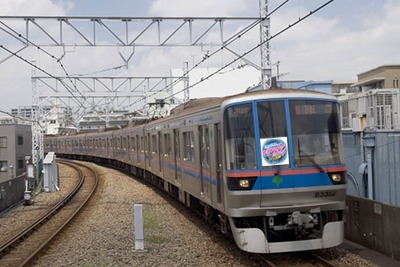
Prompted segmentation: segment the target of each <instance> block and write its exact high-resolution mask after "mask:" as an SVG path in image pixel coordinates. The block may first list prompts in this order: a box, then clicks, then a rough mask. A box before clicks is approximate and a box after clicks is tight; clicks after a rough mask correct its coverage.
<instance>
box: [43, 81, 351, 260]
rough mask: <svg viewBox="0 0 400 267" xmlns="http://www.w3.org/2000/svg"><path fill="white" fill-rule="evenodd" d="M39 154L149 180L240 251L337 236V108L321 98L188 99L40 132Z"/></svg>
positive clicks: (270, 94)
mask: <svg viewBox="0 0 400 267" xmlns="http://www.w3.org/2000/svg"><path fill="white" fill-rule="evenodd" d="M45 150H46V151H47V152H49V151H54V152H55V153H56V154H57V156H58V157H66V158H75V159H81V160H90V161H93V162H97V163H100V164H108V165H112V166H115V167H117V168H119V169H121V170H124V171H126V172H129V173H132V174H134V175H137V176H139V177H142V178H143V179H146V180H149V181H151V182H152V183H154V184H156V185H157V186H159V187H161V188H163V189H164V190H165V191H167V192H168V193H169V194H171V195H173V196H175V197H176V198H177V199H179V200H180V201H181V202H183V203H184V204H185V205H187V206H189V207H191V208H194V209H197V210H200V211H201V212H202V213H203V214H204V217H205V219H206V220H209V221H216V222H218V223H219V225H220V227H221V231H222V232H224V233H232V235H233V237H234V239H235V242H236V244H237V246H238V247H239V248H240V249H242V250H244V251H248V252H252V253H277V252H289V251H302V250H314V249H321V248H329V247H334V246H337V245H339V244H341V243H342V242H343V240H344V209H345V196H346V180H345V177H346V175H345V174H346V168H345V166H344V164H343V148H342V139H341V129H340V119H339V104H338V102H337V100H336V98H335V97H333V96H331V95H328V94H324V93H319V92H314V91H306V90H291V89H278V90H272V89H271V90H262V91H255V92H247V93H243V94H238V95H233V96H227V97H223V98H207V99H194V100H191V101H189V102H187V103H185V104H182V105H181V106H179V107H177V108H175V109H174V110H172V111H171V114H170V115H169V116H167V117H165V118H161V119H157V120H154V121H151V122H148V123H143V124H139V125H135V126H129V127H126V128H123V129H119V130H112V131H103V132H98V133H87V134H77V135H72V136H47V137H45ZM116 182H118V181H116Z"/></svg>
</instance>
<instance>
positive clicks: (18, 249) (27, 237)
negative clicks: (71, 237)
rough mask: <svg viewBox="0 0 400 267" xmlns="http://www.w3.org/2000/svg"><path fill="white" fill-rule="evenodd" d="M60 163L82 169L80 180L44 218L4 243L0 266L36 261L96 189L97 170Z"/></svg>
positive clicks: (0, 245) (0, 255) (79, 170)
mask: <svg viewBox="0 0 400 267" xmlns="http://www.w3.org/2000/svg"><path fill="white" fill-rule="evenodd" d="M59 163H61V164H65V165H68V166H70V167H72V168H75V169H76V170H77V171H78V173H79V177H80V178H79V181H78V183H77V184H76V186H75V187H74V188H73V189H72V190H71V191H70V192H69V193H68V194H67V195H66V196H65V197H64V198H63V199H61V200H60V201H59V202H57V203H56V204H55V205H54V206H52V207H51V208H50V209H48V211H47V212H45V213H44V214H43V215H42V216H40V218H38V219H37V220H36V221H34V222H33V223H31V224H29V225H28V226H27V227H26V228H25V229H23V230H21V231H20V232H18V233H17V234H15V235H14V236H13V237H11V238H10V239H9V240H8V241H6V242H4V243H3V244H0V266H10V267H11V266H25V265H27V264H28V263H30V262H33V261H34V259H35V257H37V256H38V255H39V254H40V252H41V251H42V250H43V248H45V247H46V245H48V244H49V243H50V242H51V241H52V239H53V238H54V237H55V236H56V235H57V234H58V233H59V232H60V231H61V230H62V229H63V228H64V227H65V226H66V225H67V224H68V222H70V221H71V220H72V219H73V218H74V217H75V215H76V214H77V213H78V212H79V211H80V210H81V209H82V207H84V205H85V204H86V202H87V201H88V200H89V199H90V197H91V196H92V195H93V193H94V192H95V190H96V188H97V185H98V182H99V178H98V175H97V173H96V172H95V171H94V170H93V169H91V168H89V167H87V166H85V165H83V164H80V163H77V162H68V161H59ZM72 199H73V201H71V200H72Z"/></svg>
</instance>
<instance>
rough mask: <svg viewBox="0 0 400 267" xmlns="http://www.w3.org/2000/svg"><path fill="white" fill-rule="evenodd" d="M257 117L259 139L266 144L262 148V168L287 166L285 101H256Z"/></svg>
mask: <svg viewBox="0 0 400 267" xmlns="http://www.w3.org/2000/svg"><path fill="white" fill-rule="evenodd" d="M257 117H258V128H259V133H260V141H262V142H263V144H264V143H265V144H266V149H265V148H264V147H263V148H262V149H263V152H262V153H263V158H264V157H265V159H267V160H263V161H262V165H263V168H271V167H276V166H280V167H288V166H289V160H288V158H287V156H288V148H287V137H288V131H287V123H286V112H285V102H284V101H283V100H273V101H263V102H259V103H257ZM285 142H286V144H285ZM263 144H262V146H264V145H263ZM264 149H265V150H264ZM264 153H265V154H264Z"/></svg>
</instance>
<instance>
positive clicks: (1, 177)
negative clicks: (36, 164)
mask: <svg viewBox="0 0 400 267" xmlns="http://www.w3.org/2000/svg"><path fill="white" fill-rule="evenodd" d="M31 157H32V131H31V126H30V125H21V124H1V125H0V182H3V181H7V180H10V179H13V178H15V177H18V176H20V175H22V174H23V173H24V172H26V166H27V164H26V163H27V161H30V160H31Z"/></svg>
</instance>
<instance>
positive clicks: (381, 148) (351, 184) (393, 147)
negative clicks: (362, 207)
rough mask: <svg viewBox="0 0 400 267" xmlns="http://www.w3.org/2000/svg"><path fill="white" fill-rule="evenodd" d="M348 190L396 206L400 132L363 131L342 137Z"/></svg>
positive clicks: (399, 188)
mask: <svg viewBox="0 0 400 267" xmlns="http://www.w3.org/2000/svg"><path fill="white" fill-rule="evenodd" d="M343 145H344V154H345V155H344V156H345V164H346V167H347V174H348V176H347V180H348V190H347V194H348V195H352V196H360V197H366V198H369V199H371V200H376V201H379V202H382V203H385V204H390V205H394V206H400V131H385V132H382V131H380V132H377V131H365V132H350V133H344V134H343Z"/></svg>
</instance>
